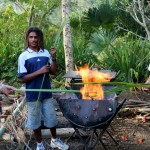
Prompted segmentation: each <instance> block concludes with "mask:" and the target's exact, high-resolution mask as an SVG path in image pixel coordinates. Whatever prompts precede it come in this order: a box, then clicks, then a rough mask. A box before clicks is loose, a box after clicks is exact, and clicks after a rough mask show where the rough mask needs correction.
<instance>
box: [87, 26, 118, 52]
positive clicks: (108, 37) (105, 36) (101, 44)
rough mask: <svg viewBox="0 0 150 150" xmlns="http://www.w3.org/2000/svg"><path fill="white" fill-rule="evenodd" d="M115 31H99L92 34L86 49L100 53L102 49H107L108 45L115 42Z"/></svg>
mask: <svg viewBox="0 0 150 150" xmlns="http://www.w3.org/2000/svg"><path fill="white" fill-rule="evenodd" d="M115 38H116V36H115V31H113V30H109V31H107V30H103V29H99V30H97V32H94V33H93V34H92V35H91V37H90V40H89V43H88V47H89V49H90V50H93V51H94V52H100V51H102V50H103V49H104V48H107V47H108V46H109V45H110V43H112V42H113V41H114V40H115Z"/></svg>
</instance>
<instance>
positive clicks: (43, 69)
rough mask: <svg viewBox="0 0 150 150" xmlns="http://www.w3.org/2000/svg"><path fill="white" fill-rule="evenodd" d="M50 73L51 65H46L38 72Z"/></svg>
mask: <svg viewBox="0 0 150 150" xmlns="http://www.w3.org/2000/svg"><path fill="white" fill-rule="evenodd" d="M49 71H50V65H45V66H43V67H42V68H41V69H39V70H38V72H39V74H43V73H48V72H49Z"/></svg>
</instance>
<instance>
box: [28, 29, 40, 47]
mask: <svg viewBox="0 0 150 150" xmlns="http://www.w3.org/2000/svg"><path fill="white" fill-rule="evenodd" d="M28 40H29V47H30V48H37V47H38V36H37V34H36V33H35V32H30V33H29V36H28Z"/></svg>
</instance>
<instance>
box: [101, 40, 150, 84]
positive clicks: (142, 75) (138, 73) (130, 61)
mask: <svg viewBox="0 0 150 150" xmlns="http://www.w3.org/2000/svg"><path fill="white" fill-rule="evenodd" d="M149 49H150V44H149V43H148V42H147V41H142V40H138V39H137V40H135V39H131V38H130V39H126V38H125V39H117V40H116V41H115V42H114V43H113V44H112V45H111V48H109V49H104V51H103V52H102V53H101V56H102V61H101V65H103V67H105V68H107V69H111V70H114V71H116V72H118V71H120V77H121V78H120V79H122V81H127V82H144V81H145V79H146V77H147V72H148V71H147V67H148V63H149V61H150V59H149V58H150V52H149Z"/></svg>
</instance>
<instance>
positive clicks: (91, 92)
mask: <svg viewBox="0 0 150 150" xmlns="http://www.w3.org/2000/svg"><path fill="white" fill-rule="evenodd" d="M80 75H81V76H82V82H83V83H90V84H84V87H82V88H81V89H80V92H81V94H82V99H86V100H91V99H94V100H101V99H103V98H104V90H103V87H102V85H101V84H91V82H109V81H110V80H111V76H110V74H109V73H102V72H99V71H98V69H96V68H94V69H93V70H90V69H89V67H88V65H85V66H83V67H81V68H80Z"/></svg>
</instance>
